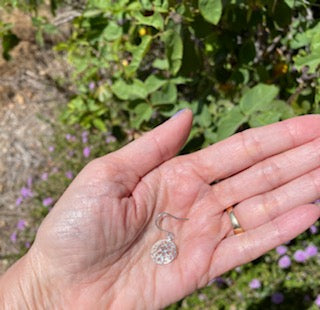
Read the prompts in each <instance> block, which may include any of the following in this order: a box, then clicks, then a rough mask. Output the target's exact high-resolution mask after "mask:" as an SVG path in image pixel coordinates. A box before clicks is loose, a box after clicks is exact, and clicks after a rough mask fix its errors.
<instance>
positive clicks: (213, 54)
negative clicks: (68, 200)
mask: <svg viewBox="0 0 320 310" xmlns="http://www.w3.org/2000/svg"><path fill="white" fill-rule="evenodd" d="M42 4H43V3H42V1H38V0H32V1H28V2H25V1H23V2H20V1H14V0H4V1H3V3H2V7H3V8H5V9H6V10H11V9H13V8H19V9H21V10H25V11H27V12H28V13H29V14H30V16H31V18H32V22H33V24H34V27H35V29H36V32H35V33H36V40H37V42H38V44H39V45H41V46H42V47H43V48H46V44H47V43H46V35H47V34H48V33H49V34H53V33H56V32H59V27H57V25H55V24H54V23H51V22H49V19H48V18H47V17H45V16H42V15H41V14H39V10H38V9H39V7H41V5H42ZM50 7H51V11H52V14H53V15H54V14H57V13H59V10H60V11H63V10H65V8H66V7H68V8H70V7H72V8H73V9H75V10H77V12H78V14H76V15H75V16H74V17H73V18H72V21H71V24H72V31H71V34H70V35H69V36H68V38H67V39H65V40H61V41H60V42H58V43H57V44H56V45H55V46H54V49H55V50H56V51H57V52H58V53H61V54H63V55H65V57H66V58H67V60H68V62H69V63H70V64H71V65H72V68H73V72H72V76H71V77H70V78H68V79H67V80H57V81H56V83H57V84H58V85H60V86H61V87H63V86H64V85H66V84H71V85H72V86H73V89H74V91H73V92H72V93H71V94H69V96H70V100H69V103H68V105H67V106H66V107H63V111H62V112H61V114H60V115H61V116H60V121H61V123H57V124H56V125H55V127H56V137H55V138H54V141H53V142H52V143H53V145H54V150H53V149H52V154H51V156H52V160H53V161H54V162H55V165H56V167H57V170H58V171H57V172H55V173H51V174H49V177H48V179H46V180H43V179H42V180H41V178H40V177H39V181H38V183H37V184H35V185H34V189H33V191H34V193H35V195H33V197H32V198H31V197H29V198H28V197H27V198H28V199H26V203H29V204H30V206H31V205H33V206H36V207H32V208H31V209H32V214H33V218H34V222H33V225H31V227H27V228H26V229H24V231H23V233H22V232H21V238H22V239H21V240H23V241H21V254H22V253H23V252H24V251H25V250H26V249H27V247H26V246H25V238H29V240H32V238H33V235H34V231H35V229H34V228H35V227H37V225H39V223H40V221H41V220H42V218H43V217H44V216H45V215H46V214H47V212H48V211H49V208H50V205H51V204H52V203H53V202H54V201H55V200H56V199H58V197H59V196H60V194H61V193H62V192H63V190H64V188H65V186H67V184H68V183H69V182H70V179H72V176H73V175H75V174H76V173H77V172H78V171H79V170H80V169H81V167H83V165H84V164H85V162H86V161H88V160H89V159H90V158H94V157H95V156H99V155H102V154H104V153H105V152H106V151H107V152H111V151H113V150H115V149H117V148H119V147H120V146H121V145H123V144H124V143H127V142H128V141H130V140H132V139H134V138H136V137H137V136H139V135H140V134H141V133H143V132H144V131H147V130H149V129H151V128H153V127H154V126H156V125H157V124H159V123H161V122H163V121H164V120H165V119H166V118H168V117H169V116H171V115H172V114H174V113H175V112H177V111H178V110H180V109H182V108H184V107H189V108H191V109H192V111H193V113H194V124H193V129H192V132H191V135H190V137H189V140H188V142H187V144H186V145H185V147H184V149H183V150H182V153H188V152H191V151H194V150H197V149H199V148H201V147H205V146H207V145H209V144H212V143H215V142H217V141H219V140H221V139H224V138H226V137H228V136H230V135H232V134H233V133H235V132H237V131H241V130H244V129H247V128H249V127H257V126H262V125H266V124H269V123H272V122H276V121H279V120H283V119H286V118H289V117H293V116H296V115H302V114H306V113H319V112H320V110H319V109H320V108H319V102H320V77H319V64H320V44H319V42H320V6H319V4H318V3H317V1H316V0H313V1H304V0H272V1H269V0H247V1H236V0H225V1H222V0H199V1H195V0H194V1H193V0H181V1H170V0H155V1H149V0H118V1H112V0H88V1H84V2H81V1H80V2H78V1H74V2H73V1H62V0H51V1H50ZM11 29H12V25H10V24H6V23H4V22H1V23H0V37H1V39H2V52H3V56H4V58H6V59H7V60H8V61H9V60H10V51H11V49H12V48H14V47H15V46H16V45H17V44H18V43H19V38H18V37H17V35H16V34H14V33H13V32H12V31H11ZM61 124H63V125H61ZM81 132H82V133H81ZM61 179H63V180H64V181H65V182H61ZM48 198H51V199H52V201H51V203H49V204H47V203H44V201H45V199H47V200H46V202H48V201H49V200H48ZM317 225H318V224H316V225H315V226H314V227H313V229H312V230H310V231H308V232H306V233H305V234H303V235H301V236H300V237H298V238H297V239H295V240H292V241H291V242H290V243H289V244H288V245H287V252H286V253H282V254H279V253H278V252H279V251H278V252H277V251H271V252H270V253H268V254H267V255H265V256H264V257H262V258H260V259H258V260H257V261H255V262H253V263H250V264H248V265H246V266H242V267H239V268H237V269H236V270H233V271H231V272H229V273H228V274H226V275H223V278H219V279H216V280H215V281H213V283H211V284H210V285H209V286H208V287H206V288H204V289H203V290H201V291H199V292H196V293H194V294H193V295H191V296H190V297H187V298H186V299H184V300H183V301H181V302H179V303H177V304H175V305H172V306H171V307H170V308H171V309H179V308H192V309H197V308H198V309H203V308H208V309H273V308H277V309H278V308H279V309H309V308H310V309H313V308H314V309H315V308H317V303H319V304H320V297H319V295H320V291H319V285H318V284H317V283H318V281H319V279H320V271H319V265H320V260H319V255H318V254H315V255H309V256H308V255H307V256H306V258H305V259H304V260H303V261H299V259H296V251H298V250H302V251H305V252H306V249H307V248H308V246H310V245H313V246H316V247H317V246H319V245H320V238H319V234H318V233H317V232H316V231H317ZM19 234H20V232H19ZM284 255H287V256H288V257H289V259H290V265H289V266H287V267H286V268H283V266H281V263H280V264H279V260H280V258H281V257H283V256H284ZM253 279H256V280H258V281H259V282H260V287H258V288H252V286H253V285H252V284H250V283H251V281H252V280H253ZM275 293H276V295H274V294H275ZM277 294H278V296H279V294H280V295H281V294H283V300H281V298H278V299H277V298H276V297H274V296H277ZM317 296H318V298H319V302H316V301H317Z"/></svg>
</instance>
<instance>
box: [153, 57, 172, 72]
mask: <svg viewBox="0 0 320 310" xmlns="http://www.w3.org/2000/svg"><path fill="white" fill-rule="evenodd" d="M152 66H153V67H154V68H156V69H160V70H168V69H169V61H168V59H159V58H157V59H156V60H155V61H154V62H153V63H152Z"/></svg>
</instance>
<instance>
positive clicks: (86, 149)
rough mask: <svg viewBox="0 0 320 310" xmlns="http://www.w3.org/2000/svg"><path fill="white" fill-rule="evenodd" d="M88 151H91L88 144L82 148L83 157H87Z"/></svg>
mask: <svg viewBox="0 0 320 310" xmlns="http://www.w3.org/2000/svg"><path fill="white" fill-rule="evenodd" d="M90 152H91V149H90V147H89V146H86V147H85V148H84V149H83V156H84V157H86V158H87V157H89V156H90Z"/></svg>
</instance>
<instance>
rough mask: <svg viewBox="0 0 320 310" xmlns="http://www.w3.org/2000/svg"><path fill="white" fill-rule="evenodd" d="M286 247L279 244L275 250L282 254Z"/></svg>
mask: <svg viewBox="0 0 320 310" xmlns="http://www.w3.org/2000/svg"><path fill="white" fill-rule="evenodd" d="M287 250H288V248H287V247H286V246H285V245H279V246H278V247H277V248H276V251H277V253H278V254H279V255H283V254H285V253H286V252H287Z"/></svg>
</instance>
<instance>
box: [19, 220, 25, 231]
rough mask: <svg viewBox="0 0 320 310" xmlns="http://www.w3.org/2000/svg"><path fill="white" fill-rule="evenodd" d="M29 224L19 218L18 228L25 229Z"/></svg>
mask: <svg viewBox="0 0 320 310" xmlns="http://www.w3.org/2000/svg"><path fill="white" fill-rule="evenodd" d="M26 226H27V223H26V221H25V220H21V219H20V220H19V221H18V223H17V229H18V230H24V229H25V228H26Z"/></svg>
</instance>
